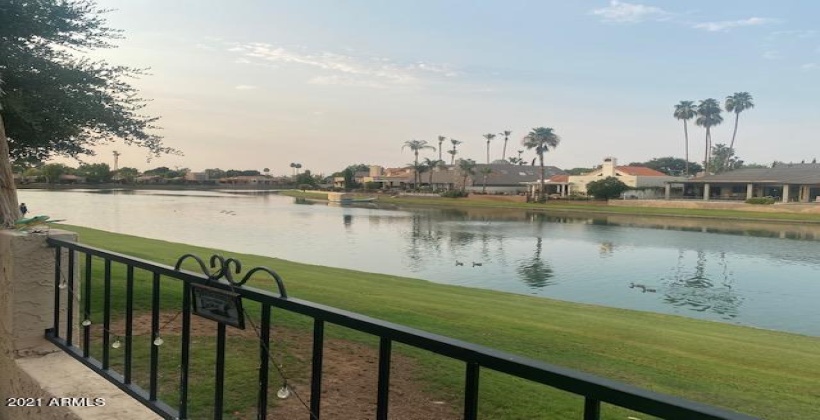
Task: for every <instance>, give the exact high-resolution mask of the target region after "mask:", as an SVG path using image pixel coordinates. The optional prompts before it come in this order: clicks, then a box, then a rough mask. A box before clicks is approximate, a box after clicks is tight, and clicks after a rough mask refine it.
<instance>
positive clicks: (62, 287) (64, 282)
mask: <svg viewBox="0 0 820 420" xmlns="http://www.w3.org/2000/svg"><path fill="white" fill-rule="evenodd" d="M57 287H59V288H60V289H65V288H66V287H68V283H67V282H66V281H65V280H62V281H60V284H58V285H57Z"/></svg>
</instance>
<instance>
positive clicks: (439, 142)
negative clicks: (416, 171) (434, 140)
mask: <svg viewBox="0 0 820 420" xmlns="http://www.w3.org/2000/svg"><path fill="white" fill-rule="evenodd" d="M444 140H447V137H444V136H438V160H442V159H441V152H442V151H443V149H442V148H441V144H442V143H444Z"/></svg>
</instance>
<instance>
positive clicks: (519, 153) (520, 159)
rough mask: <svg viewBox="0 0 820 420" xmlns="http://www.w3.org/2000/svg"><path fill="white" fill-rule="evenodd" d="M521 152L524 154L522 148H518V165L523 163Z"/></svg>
mask: <svg viewBox="0 0 820 420" xmlns="http://www.w3.org/2000/svg"><path fill="white" fill-rule="evenodd" d="M523 154H524V151H523V150H519V151H518V164H519V165H523V164H524V159H522V158H521V156H522V155H523Z"/></svg>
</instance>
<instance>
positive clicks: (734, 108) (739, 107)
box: [725, 92, 755, 150]
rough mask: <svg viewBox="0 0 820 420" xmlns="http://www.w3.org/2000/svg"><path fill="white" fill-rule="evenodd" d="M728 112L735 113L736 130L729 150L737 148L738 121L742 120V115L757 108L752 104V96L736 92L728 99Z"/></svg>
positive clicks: (747, 93)
mask: <svg viewBox="0 0 820 420" xmlns="http://www.w3.org/2000/svg"><path fill="white" fill-rule="evenodd" d="M725 106H726V112H734V113H735V129H734V131H732V142H731V143H729V148H730V149H732V150H734V148H735V136H737V120H738V119H739V118H740V113H741V112H743V111H745V110H747V109H751V108H754V107H755V104H754V102H752V94H750V93H749V92H735V93H734V94H732V95H729V96H727V97H726V103H725Z"/></svg>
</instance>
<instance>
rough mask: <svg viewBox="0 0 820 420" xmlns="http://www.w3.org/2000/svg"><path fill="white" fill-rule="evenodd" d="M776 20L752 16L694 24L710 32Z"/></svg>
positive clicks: (696, 27)
mask: <svg viewBox="0 0 820 420" xmlns="http://www.w3.org/2000/svg"><path fill="white" fill-rule="evenodd" d="M773 22H775V20H774V19H768V18H759V17H750V18H748V19H739V20H722V21H718V22H702V23H695V24H693V25H692V27H693V28H695V29H703V30H705V31H709V32H727V31H729V30H730V29H733V28H739V27H743V26H760V25H766V24H769V23H773Z"/></svg>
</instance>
